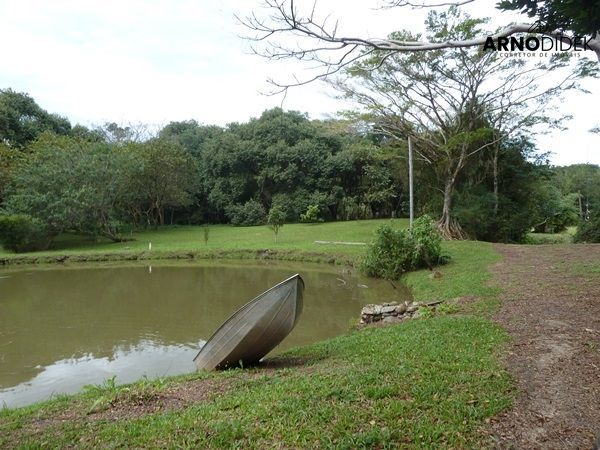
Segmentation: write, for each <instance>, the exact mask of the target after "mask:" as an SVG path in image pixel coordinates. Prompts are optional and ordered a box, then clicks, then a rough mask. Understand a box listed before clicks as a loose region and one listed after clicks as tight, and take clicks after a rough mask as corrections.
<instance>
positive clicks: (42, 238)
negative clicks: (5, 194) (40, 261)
mask: <svg viewBox="0 0 600 450" xmlns="http://www.w3.org/2000/svg"><path fill="white" fill-rule="evenodd" d="M0 243H2V245H3V247H4V248H5V249H7V250H12V251H13V252H17V253H22V252H30V251H36V250H45V249H46V248H48V245H49V244H50V237H49V235H48V232H47V230H46V227H45V226H44V224H43V223H42V222H41V221H40V220H38V219H35V218H33V217H30V216H27V215H22V214H11V215H0Z"/></svg>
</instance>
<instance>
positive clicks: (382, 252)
mask: <svg viewBox="0 0 600 450" xmlns="http://www.w3.org/2000/svg"><path fill="white" fill-rule="evenodd" d="M375 234H376V237H375V242H374V243H373V245H371V246H370V247H369V250H368V251H367V255H366V256H365V258H364V259H363V261H362V264H361V268H362V270H363V272H365V274H366V275H368V276H372V277H379V278H386V279H389V280H397V279H399V278H400V277H401V276H402V274H403V273H404V272H408V271H410V270H416V269H420V268H423V267H432V266H434V265H437V264H438V263H439V262H440V258H441V242H442V238H441V236H440V234H439V232H438V231H437V228H436V225H435V223H434V222H433V220H432V219H431V218H430V217H429V216H423V217H420V218H419V219H417V220H416V221H415V223H414V226H413V230H412V232H410V231H409V230H398V229H395V228H392V227H391V226H389V225H382V226H380V227H379V228H378V229H377V231H376V232H375Z"/></svg>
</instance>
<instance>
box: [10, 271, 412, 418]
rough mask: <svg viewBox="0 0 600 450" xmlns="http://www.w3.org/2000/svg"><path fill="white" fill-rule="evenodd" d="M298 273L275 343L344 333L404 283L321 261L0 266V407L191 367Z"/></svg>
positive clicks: (396, 296) (399, 295)
mask: <svg viewBox="0 0 600 450" xmlns="http://www.w3.org/2000/svg"><path fill="white" fill-rule="evenodd" d="M294 273H300V274H301V276H302V277H303V279H304V281H305V284H306V290H305V293H304V312H303V313H302V316H301V317H300V320H299V322H298V324H297V325H296V328H295V329H294V330H293V331H292V333H291V334H290V335H289V336H288V337H287V338H286V339H284V341H283V342H282V343H281V345H280V346H279V347H277V348H276V349H275V350H273V351H272V352H271V355H273V354H277V353H278V352H281V351H283V350H285V349H287V348H290V347H293V346H298V345H304V344H309V343H312V342H316V341H320V340H323V339H327V338H330V337H334V336H336V335H340V334H343V333H344V332H345V331H346V330H347V329H348V327H349V324H350V323H351V321H352V320H356V319H357V318H358V316H359V313H360V309H361V307H362V306H364V305H365V304H367V303H375V302H382V301H387V300H396V301H399V300H405V299H409V297H410V294H409V292H408V290H407V289H406V288H404V287H402V286H398V285H396V286H395V287H394V286H392V285H391V284H390V283H387V282H385V281H383V280H375V279H366V278H362V277H360V276H358V275H357V274H356V273H355V272H354V271H353V270H351V269H348V268H340V267H334V266H325V265H317V264H282V263H277V264H273V263H271V264H267V263H264V264H261V263H257V262H253V261H251V262H240V263H209V262H204V263H186V264H181V263H166V262H165V263H161V264H159V265H153V266H148V265H128V266H119V265H117V266H115V265H107V266H95V267H89V266H83V267H82V266H79V267H63V266H61V267H51V268H36V269H31V268H28V269H10V270H9V269H6V270H1V271H0V407H1V406H2V405H6V406H8V407H15V406H23V405H27V404H30V403H33V402H36V401H41V400H45V399H48V398H50V397H51V396H52V395H56V394H63V393H74V392H77V391H79V390H81V389H82V387H83V386H85V385H88V384H101V383H102V382H104V380H106V379H109V378H111V377H113V376H116V381H117V383H129V382H132V381H135V380H137V379H140V378H142V377H143V376H147V377H148V378H156V377H162V376H167V375H177V374H183V373H189V372H192V371H194V370H195V365H194V363H193V361H192V359H193V358H194V356H195V355H196V353H197V352H198V350H199V349H200V347H201V346H202V345H203V343H204V342H205V340H206V339H207V338H208V337H210V335H211V334H212V333H213V331H214V330H215V329H216V328H217V327H218V326H219V325H220V324H221V323H222V322H223V321H224V320H226V319H227V318H228V317H229V316H230V315H231V314H232V313H233V312H234V311H235V310H237V309H238V308H239V307H240V306H242V305H243V304H244V303H246V302H248V301H249V300H251V299H252V298H254V297H255V296H256V295H258V294H259V293H261V292H263V291H265V290H266V289H268V288H269V287H271V286H273V285H275V284H277V283H278V282H280V281H282V280H283V279H285V278H287V277H289V276H290V275H293V274H294Z"/></svg>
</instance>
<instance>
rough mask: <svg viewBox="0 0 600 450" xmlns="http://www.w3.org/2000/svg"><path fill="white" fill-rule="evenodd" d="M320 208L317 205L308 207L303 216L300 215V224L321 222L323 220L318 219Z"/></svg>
mask: <svg viewBox="0 0 600 450" xmlns="http://www.w3.org/2000/svg"><path fill="white" fill-rule="evenodd" d="M320 212H321V208H319V205H310V206H309V207H308V208H307V209H306V212H305V213H304V214H300V222H304V223H316V222H323V219H321V218H320V217H319V213H320Z"/></svg>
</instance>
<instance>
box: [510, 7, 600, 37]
mask: <svg viewBox="0 0 600 450" xmlns="http://www.w3.org/2000/svg"><path fill="white" fill-rule="evenodd" d="M498 8H499V9H503V10H508V11H510V10H512V11H515V10H518V11H520V12H522V13H525V14H527V16H529V17H530V18H532V19H535V26H536V28H537V29H539V30H541V31H553V30H560V31H563V32H568V31H573V32H575V33H576V34H578V35H580V36H585V35H589V36H592V37H594V38H595V37H596V36H597V35H598V33H599V32H600V4H599V3H598V2H597V1H595V0H502V1H501V2H500V3H498Z"/></svg>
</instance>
